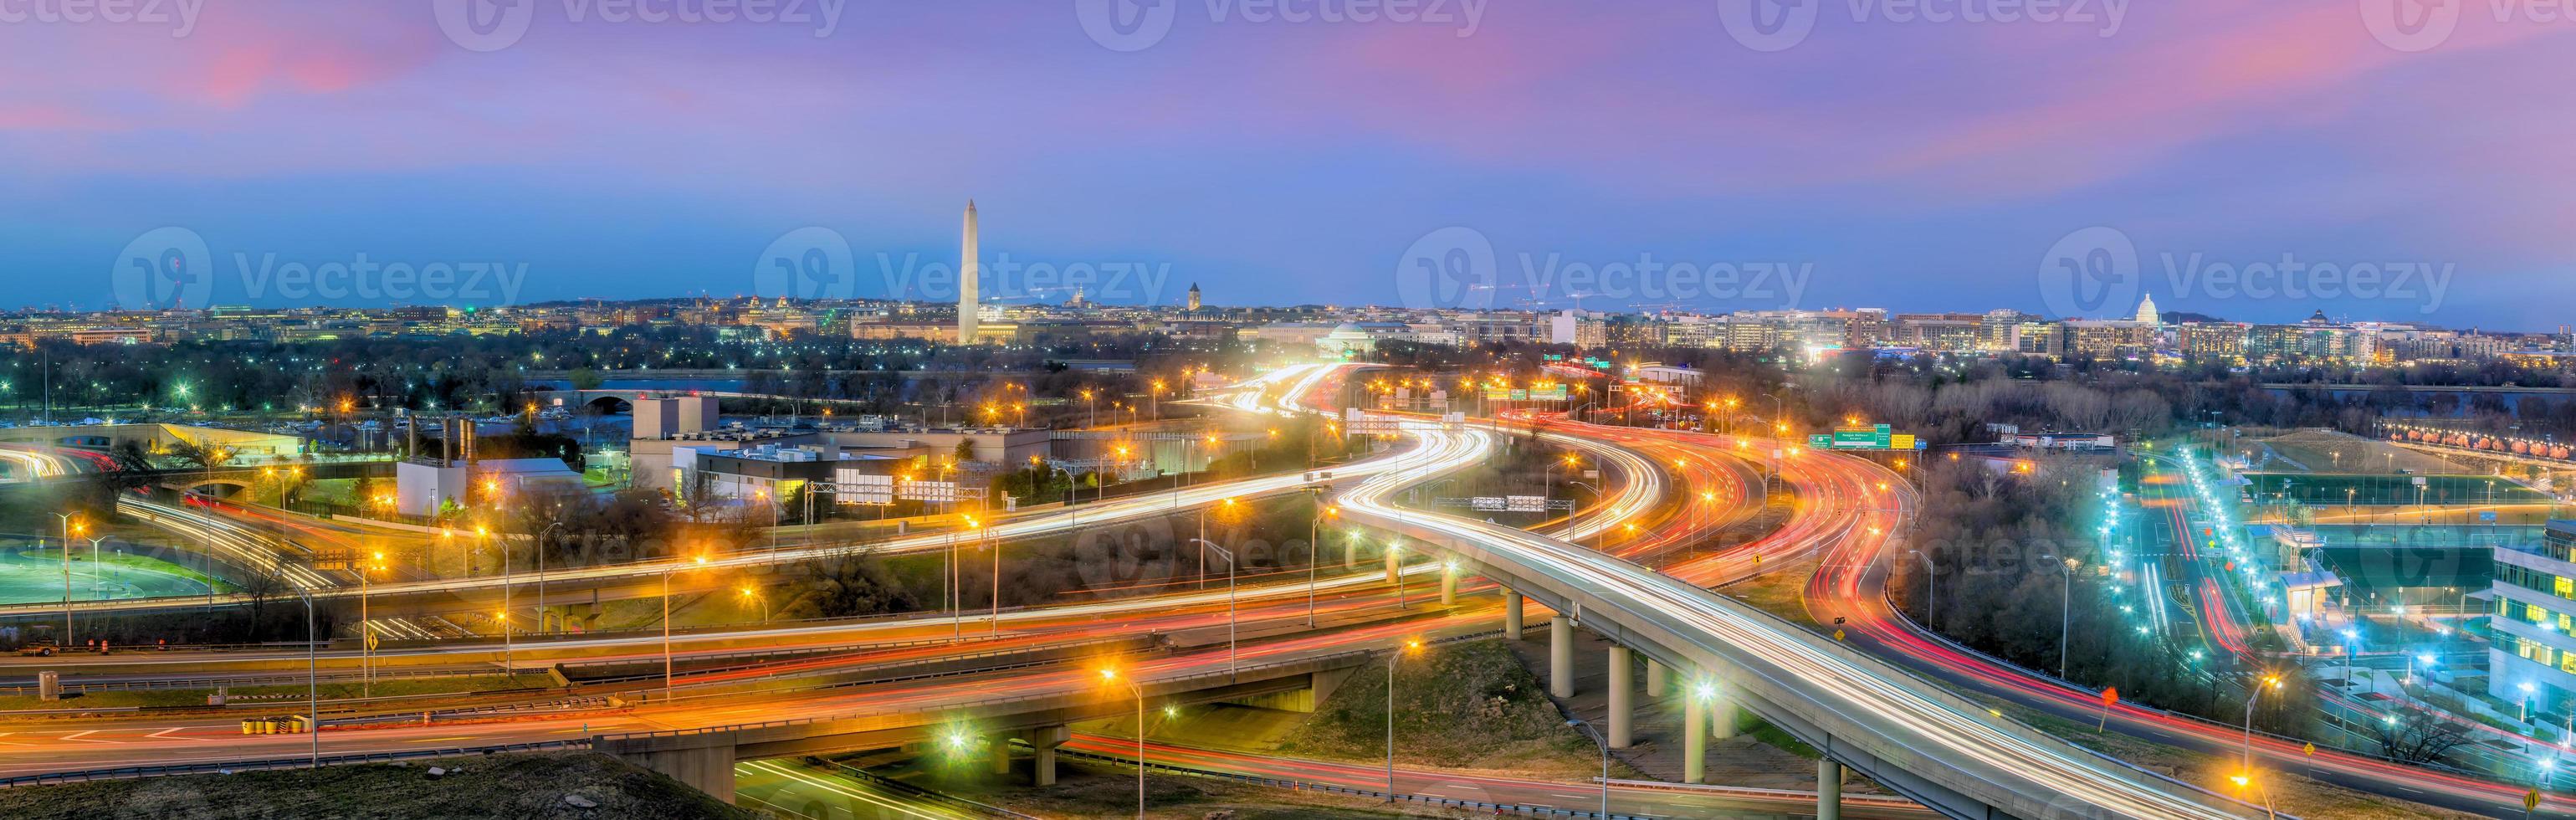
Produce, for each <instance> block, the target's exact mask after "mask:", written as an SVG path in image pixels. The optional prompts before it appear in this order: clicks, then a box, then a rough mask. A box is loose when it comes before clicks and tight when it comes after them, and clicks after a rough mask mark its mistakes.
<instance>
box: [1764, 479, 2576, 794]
mask: <svg viewBox="0 0 2576 820" xmlns="http://www.w3.org/2000/svg"><path fill="white" fill-rule="evenodd" d="M1798 464H1799V466H1800V468H1801V469H1799V470H1798V471H1796V474H1795V475H1794V476H1793V480H1796V481H1799V482H1802V483H1801V490H1802V494H1803V493H1807V492H1808V486H1809V485H1818V486H1822V487H1830V486H1840V487H1843V488H1846V489H1848V488H1850V487H1853V486H1866V485H1868V484H1870V483H1873V482H1876V481H1879V480H1882V478H1883V477H1884V476H1886V475H1887V473H1886V470H1885V469H1884V468H1881V467H1879V466H1878V465H1875V464H1871V463H1869V462H1867V461H1864V460H1861V459H1857V458H1849V457H1845V456H1839V455H1833V454H1829V453H1825V454H1809V455H1807V456H1805V457H1802V458H1801V459H1799V460H1798ZM1832 495H1834V494H1833V493H1832V492H1830V491H1827V492H1824V493H1822V494H1821V495H1820V496H1819V497H1832ZM1903 549H1905V545H1904V544H1902V543H1901V542H1899V541H1897V540H1895V539H1893V538H1850V539H1842V540H1839V541H1836V542H1834V544H1833V547H1832V549H1831V550H1830V551H1829V552H1828V553H1827V555H1826V560H1825V561H1824V564H1823V566H1822V567H1821V568H1820V569H1819V571H1818V572H1817V574H1816V575H1815V577H1814V578H1813V579H1811V580H1810V582H1809V584H1808V586H1807V606H1808V610H1809V612H1810V614H1811V615H1812V616H1813V617H1814V618H1815V619H1817V620H1819V621H1826V622H1830V621H1832V620H1833V619H1835V618H1841V619H1844V620H1843V623H1844V629H1846V630H1847V631H1848V632H1849V634H1850V637H1851V643H1852V644H1853V645H1854V646H1856V647H1861V648H1865V649H1868V650H1870V651H1871V653H1872V654H1874V655H1876V656H1878V657H1882V658H1886V659H1888V660H1890V661H1891V662H1896V663H1901V664H1903V665H1904V666H1905V667H1906V668H1908V669H1910V670H1913V671H1914V672H1915V673H1917V674H1921V675H1924V676H1927V677H1932V678H1936V679H1939V680H1943V681H1946V682H1948V683H1950V684H1952V685H1955V686H1959V687H1961V688H1962V689H1963V690H1965V691H1969V692H1976V693H1980V694H1986V695H1992V696H1996V697H2001V698H2004V699H2007V700H2009V701H2011V702H2013V703H2015V704H2018V705H2021V706H2025V707H2029V708H2033V709H2037V710H2039V711H2041V712H2044V713H2047V714H2050V715H2052V716H2055V717H2058V718H2061V719H2065V720H2069V721H2075V722H2092V721H2095V720H2098V719H2101V718H2102V717H2103V714H2104V710H2103V708H2102V704H2101V701H2100V699H2099V694H2100V693H2099V692H2096V691H2094V690H2091V689H2084V688H2080V687H2076V686H2072V685H2069V684H2067V683H2065V682H2063V681H2060V680H2058V679H2056V678H2054V677H2052V676H2048V675H2045V674H2042V673H2039V672H2036V671H2032V670H2027V669H2022V668H2019V667H2015V666H2012V665H2010V664H2005V663H2002V662H2000V661H1997V660H1995V659H1993V658H1990V657H1988V656H1986V655H1983V654H1980V653H1977V652H1975V651H1973V650H1970V649H1967V648H1966V647H1963V646H1960V645H1958V644H1956V643H1953V642H1951V641H1949V640H1947V639H1944V638H1941V637H1939V636H1935V635H1930V634H1928V633H1926V632H1924V631H1922V630H1921V629H1920V628H1919V626H1918V625H1916V624H1914V623H1913V622H1912V621H1911V620H1910V619H1907V618H1905V617H1903V616H1902V615H1900V614H1898V613H1897V612H1895V610H1894V608H1893V607H1892V606H1891V605H1890V604H1889V603H1888V599H1887V588H1886V587H1887V581H1888V569H1887V567H1888V566H1889V565H1890V564H1891V563H1892V562H1893V561H1895V560H1897V559H1899V558H1901V557H1902V556H1903V553H1902V551H1901V550H1903ZM2108 717H2109V723H2108V725H2109V726H2110V727H2111V728H2112V729H2114V730H2116V731H2119V732H2121V733H2123V734H2126V735H2129V736H2132V737H2136V738H2140V739H2143V740H2147V741H2151V742H2154V743H2158V744H2162V745H2167V746H2173V747H2176V748H2181V749H2186V750H2190V751H2194V752H2199V753H2202V754H2207V755H2210V756H2211V757H2213V758H2217V759H2221V760H2224V759H2228V758H2233V757H2235V756H2237V754H2238V753H2239V752H2240V750H2241V749H2242V748H2243V744H2244V736H2243V729H2242V728H2241V727H2239V726H2236V725H2231V724H2222V723H2215V722H2210V721H2204V720H2200V719H2197V718H2192V717H2188V716H2184V715H2178V714H2173V713H2169V712H2164V711H2160V710H2156V709H2152V708H2148V707H2145V706H2141V705H2138V704H2134V703H2130V702H2127V701H2122V702H2120V703H2119V704H2117V705H2115V706H2113V707H2111V709H2110V710H2109V713H2108ZM2253 746H2254V756H2255V759H2256V761H2257V766H2256V768H2257V769H2258V772H2257V782H2260V774H2261V772H2262V771H2276V772H2277V771H2298V772H2300V773H2302V774H2305V775H2307V776H2309V777H2313V778H2315V779H2318V780H2322V781H2325V782H2328V783H2333V784H2335V785H2338V786H2342V787H2345V788H2349V789H2353V790H2355V791H2361V792H2366V793H2371V794H2384V795H2388V796H2391V797H2398V798H2403V799H2407V800H2413V801H2417V802H2421V803H2426V804H2430V805H2434V806H2439V807H2442V808H2448V809H2454V810H2459V811H2467V812H2474V813H2477V814H2482V815H2487V816H2492V817H2519V816H2521V815H2522V814H2523V808H2522V795H2523V793H2524V791H2525V788H2526V787H2523V786H2518V785H2512V784H2504V783H2497V782H2493V781H2487V780H2481V779H2477V778H2470V777H2462V776H2457V775H2450V774H2445V773H2442V772H2437V771H2432V770H2428V769H2424V768H2421V767H2416V766H2409V765H2404V764H2399V763H2394V762H2389V761H2385V760H2380V759H2376V758H2370V757H2364V756H2360V755H2353V754H2349V753H2344V752H2338V751H2334V750H2331V749H2319V750H2318V751H2317V752H2316V753H2315V754H2314V755H2310V754H2307V753H2306V752H2305V750H2304V749H2303V745H2302V744H2300V743H2297V742H2293V741H2290V740H2285V739H2279V738H2272V737H2267V736H2262V735H2257V736H2255V738H2254V742H2253ZM2571 808H2576V805H2571V804H2569V803H2567V802H2565V801H2564V799H2563V798H2561V797H2559V796H2556V795H2551V796H2548V797H2547V798H2546V799H2545V800H2544V802H2543V803H2542V805H2541V809H2540V813H2541V814H2550V815H2557V814H2564V813H2566V812H2568V811H2569V810H2570V809H2571Z"/></svg>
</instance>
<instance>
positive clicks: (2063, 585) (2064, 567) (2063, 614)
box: [2040, 555, 2081, 680]
mask: <svg viewBox="0 0 2576 820" xmlns="http://www.w3.org/2000/svg"><path fill="white" fill-rule="evenodd" d="M2040 557H2041V558H2044V559H2047V560H2048V563H2049V565H2050V566H2054V567H2056V568H2057V573H2058V575H2059V576H2061V578H2062V580H2061V582H2060V583H2059V584H2058V586H2057V678H2058V679H2059V680H2065V679H2066V633H2067V630H2068V626H2067V617H2068V613H2069V612H2070V611H2071V610H2069V609H2068V605H2069V604H2070V603H2071V602H2072V601H2073V596H2074V592H2075V567H2076V565H2077V564H2079V563H2081V562H2079V561H2077V560H2076V559H2073V558H2067V559H2064V560H2059V559H2058V557H2057V556H2054V555H2042V556H2040Z"/></svg>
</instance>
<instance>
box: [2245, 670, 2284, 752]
mask: <svg viewBox="0 0 2576 820" xmlns="http://www.w3.org/2000/svg"><path fill="white" fill-rule="evenodd" d="M2267 686H2268V687H2271V688H2273V689H2279V688H2281V676H2279V675H2265V676H2263V680H2262V682H2260V683H2257V684H2255V685H2254V686H2253V687H2252V688H2251V689H2249V690H2247V691H2246V693H2245V758H2244V764H2243V765H2244V768H2245V771H2247V772H2252V771H2254V702H2255V701H2258V700H2261V699H2262V698H2263V688H2264V687H2267Z"/></svg>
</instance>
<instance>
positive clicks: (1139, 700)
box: [1100, 669, 1145, 820]
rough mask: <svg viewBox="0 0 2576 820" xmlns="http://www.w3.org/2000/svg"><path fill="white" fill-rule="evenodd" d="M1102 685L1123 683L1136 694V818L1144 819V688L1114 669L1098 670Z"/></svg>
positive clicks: (1138, 819)
mask: <svg viewBox="0 0 2576 820" xmlns="http://www.w3.org/2000/svg"><path fill="white" fill-rule="evenodd" d="M1100 680H1101V682H1102V683H1123V684H1126V685H1127V690H1128V691H1130V692H1134V693H1135V694H1136V818H1137V820H1144V817H1145V687H1144V686H1142V685H1140V684H1138V683H1137V682H1136V681H1134V680H1131V679H1124V678H1120V677H1119V676H1118V670H1116V669H1102V670H1100Z"/></svg>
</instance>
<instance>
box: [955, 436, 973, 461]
mask: <svg viewBox="0 0 2576 820" xmlns="http://www.w3.org/2000/svg"><path fill="white" fill-rule="evenodd" d="M953 455H954V457H955V458H956V460H957V463H959V464H964V463H966V462H969V461H974V460H975V440H974V439H971V438H961V439H958V440H957V451H956V452H955V453H954V454H953Z"/></svg>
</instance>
